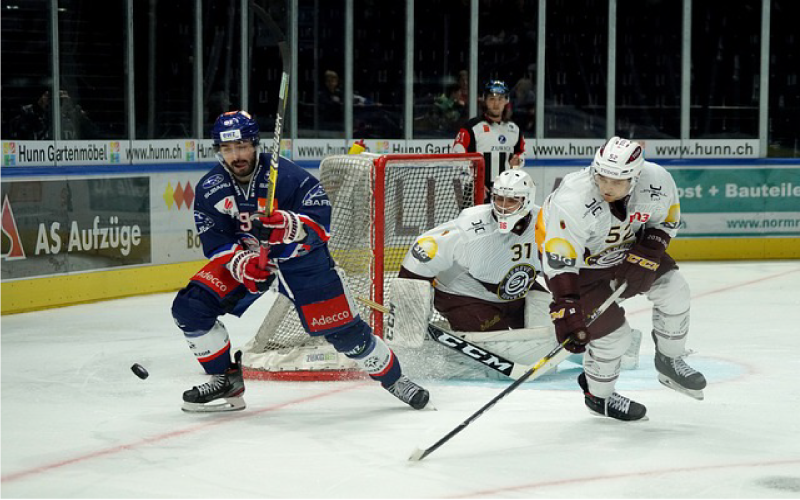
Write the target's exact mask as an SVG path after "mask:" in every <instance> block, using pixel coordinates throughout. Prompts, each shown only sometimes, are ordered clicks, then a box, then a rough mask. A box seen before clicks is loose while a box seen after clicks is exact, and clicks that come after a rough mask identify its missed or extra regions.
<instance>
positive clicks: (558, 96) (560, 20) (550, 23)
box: [544, 0, 608, 138]
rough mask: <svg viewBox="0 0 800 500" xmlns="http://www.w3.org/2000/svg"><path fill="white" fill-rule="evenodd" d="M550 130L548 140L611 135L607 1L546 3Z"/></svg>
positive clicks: (553, 0)
mask: <svg viewBox="0 0 800 500" xmlns="http://www.w3.org/2000/svg"><path fill="white" fill-rule="evenodd" d="M546 39H547V52H546V55H545V59H546V61H545V64H546V67H547V71H546V73H545V79H546V80H545V99H546V100H545V105H544V108H545V111H544V119H545V130H544V136H545V137H549V138H601V137H605V135H606V119H605V116H606V68H607V67H608V62H607V61H608V57H607V53H608V2H607V1H605V0H583V1H581V2H576V1H575V0H551V1H548V2H547V34H546Z"/></svg>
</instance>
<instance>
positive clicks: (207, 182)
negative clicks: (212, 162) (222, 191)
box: [203, 174, 225, 189]
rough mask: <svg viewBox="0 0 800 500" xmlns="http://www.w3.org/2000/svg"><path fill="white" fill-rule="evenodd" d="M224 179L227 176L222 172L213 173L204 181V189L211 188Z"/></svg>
mask: <svg viewBox="0 0 800 500" xmlns="http://www.w3.org/2000/svg"><path fill="white" fill-rule="evenodd" d="M224 180H225V177H224V176H223V175H222V174H216V175H212V176H211V177H209V178H208V179H206V180H205V181H204V182H203V189H210V188H212V187H214V186H216V185H217V184H219V183H220V182H222V181H224Z"/></svg>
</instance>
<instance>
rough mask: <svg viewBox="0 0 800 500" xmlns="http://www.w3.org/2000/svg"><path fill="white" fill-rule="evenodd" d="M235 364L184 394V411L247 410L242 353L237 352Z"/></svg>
mask: <svg viewBox="0 0 800 500" xmlns="http://www.w3.org/2000/svg"><path fill="white" fill-rule="evenodd" d="M233 359H234V363H233V364H232V365H231V366H230V367H229V368H228V369H227V370H225V373H223V374H220V375H212V376H211V380H209V381H208V382H206V383H205V384H202V385H198V386H195V387H192V388H191V389H189V390H188V391H186V392H184V393H183V411H187V412H192V413H195V412H200V413H202V412H217V411H237V410H244V409H245V406H246V405H245V402H244V399H243V398H242V394H244V378H243V377H242V351H236V354H234V356H233Z"/></svg>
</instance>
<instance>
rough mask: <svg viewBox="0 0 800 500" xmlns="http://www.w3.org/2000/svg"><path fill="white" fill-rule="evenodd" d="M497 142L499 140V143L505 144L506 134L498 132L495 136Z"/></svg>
mask: <svg viewBox="0 0 800 500" xmlns="http://www.w3.org/2000/svg"><path fill="white" fill-rule="evenodd" d="M497 142H499V143H500V144H505V143H506V136H504V135H503V134H500V135H499V136H497Z"/></svg>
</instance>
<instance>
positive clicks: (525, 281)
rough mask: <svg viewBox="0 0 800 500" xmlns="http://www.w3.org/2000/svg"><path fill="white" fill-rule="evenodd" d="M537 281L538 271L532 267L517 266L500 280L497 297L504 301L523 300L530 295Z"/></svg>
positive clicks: (527, 265)
mask: <svg viewBox="0 0 800 500" xmlns="http://www.w3.org/2000/svg"><path fill="white" fill-rule="evenodd" d="M535 279H536V269H534V267H533V266H532V265H530V264H517V265H516V266H514V267H512V268H511V269H510V270H509V271H508V272H507V273H506V275H505V276H504V277H503V279H502V280H500V284H499V285H498V286H497V296H498V297H500V298H501V299H503V300H517V299H521V298H522V297H524V296H525V295H526V294H527V293H528V290H529V289H530V287H531V285H533V280H535Z"/></svg>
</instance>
